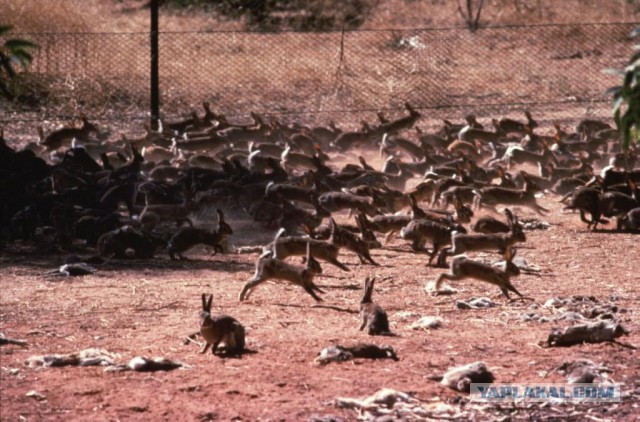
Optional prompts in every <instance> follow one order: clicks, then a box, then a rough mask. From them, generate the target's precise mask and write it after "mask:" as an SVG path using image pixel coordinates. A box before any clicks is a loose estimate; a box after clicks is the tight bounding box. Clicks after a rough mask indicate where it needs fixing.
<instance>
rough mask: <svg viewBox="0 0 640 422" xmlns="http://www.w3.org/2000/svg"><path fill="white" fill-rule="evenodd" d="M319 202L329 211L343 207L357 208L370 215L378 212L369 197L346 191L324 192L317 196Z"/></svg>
mask: <svg viewBox="0 0 640 422" xmlns="http://www.w3.org/2000/svg"><path fill="white" fill-rule="evenodd" d="M318 202H319V204H320V205H321V206H322V207H323V208H325V209H326V210H328V211H329V212H336V211H341V210H344V209H348V210H358V211H360V212H363V213H365V214H367V215H368V216H370V217H373V216H374V215H378V214H380V212H379V211H378V209H377V208H376V207H375V206H374V204H373V201H372V199H371V198H367V197H364V196H358V195H353V194H351V193H346V192H336V191H333V192H326V193H323V194H321V195H320V196H319V197H318Z"/></svg>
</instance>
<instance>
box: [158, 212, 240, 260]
mask: <svg viewBox="0 0 640 422" xmlns="http://www.w3.org/2000/svg"><path fill="white" fill-rule="evenodd" d="M217 213H218V229H217V230H215V231H214V232H210V231H208V230H205V229H200V228H195V227H183V228H182V229H180V230H178V232H177V233H176V234H174V235H173V236H172V237H171V239H169V242H168V244H167V250H168V252H169V257H170V258H171V259H172V260H175V259H176V256H177V257H178V259H184V260H186V259H187V258H185V257H184V256H183V255H182V254H183V253H184V252H186V251H188V250H189V249H191V248H193V247H194V246H197V245H207V246H211V247H212V248H213V253H214V254H216V253H218V252H220V253H225V249H226V243H227V239H228V237H229V236H230V235H232V234H233V229H232V228H231V226H229V224H227V223H226V222H225V221H224V214H223V212H222V210H220V209H218V210H217Z"/></svg>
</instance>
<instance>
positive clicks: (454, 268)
mask: <svg viewBox="0 0 640 422" xmlns="http://www.w3.org/2000/svg"><path fill="white" fill-rule="evenodd" d="M515 254H516V249H515V248H514V247H511V248H509V249H508V250H507V251H506V252H505V269H504V271H501V270H499V269H497V268H494V267H492V266H491V265H488V264H485V263H482V262H479V261H473V260H471V259H469V258H467V257H466V256H464V255H459V256H456V257H454V258H453V259H452V260H451V265H450V269H449V273H442V274H440V275H439V276H438V278H437V280H436V284H435V292H436V293H437V292H438V291H439V290H440V285H441V284H442V281H443V280H445V279H447V280H461V279H463V278H475V279H477V280H481V281H485V282H487V283H490V284H494V285H496V286H498V287H499V288H500V291H501V292H502V294H503V295H504V296H505V297H506V298H507V299H509V300H510V299H511V298H510V297H509V292H513V293H515V294H517V295H518V296H520V298H521V299H523V300H524V299H525V297H524V296H523V295H522V294H521V293H520V292H519V291H518V290H517V289H516V288H515V287H514V286H513V284H511V281H510V278H511V277H512V276H515V275H519V274H520V269H519V268H518V267H517V266H516V265H514V264H513V262H512V260H513V258H514V257H515Z"/></svg>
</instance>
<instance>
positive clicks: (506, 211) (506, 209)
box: [504, 208, 515, 227]
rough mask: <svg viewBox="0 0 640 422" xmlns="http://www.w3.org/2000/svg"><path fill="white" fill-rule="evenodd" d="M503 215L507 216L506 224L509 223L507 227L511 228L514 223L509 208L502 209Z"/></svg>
mask: <svg viewBox="0 0 640 422" xmlns="http://www.w3.org/2000/svg"><path fill="white" fill-rule="evenodd" d="M504 215H506V216H507V222H508V223H509V227H513V225H514V223H515V221H514V219H513V213H512V212H511V210H510V209H509V208H505V209H504Z"/></svg>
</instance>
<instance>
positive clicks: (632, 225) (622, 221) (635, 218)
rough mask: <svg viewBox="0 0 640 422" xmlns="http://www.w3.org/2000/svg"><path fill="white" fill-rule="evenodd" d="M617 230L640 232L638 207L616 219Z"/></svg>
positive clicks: (639, 210)
mask: <svg viewBox="0 0 640 422" xmlns="http://www.w3.org/2000/svg"><path fill="white" fill-rule="evenodd" d="M617 229H618V230H628V231H630V232H639V231H640V207H637V208H634V209H632V210H630V211H629V212H628V213H627V214H626V215H624V216H623V217H620V218H618V221H617Z"/></svg>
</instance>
